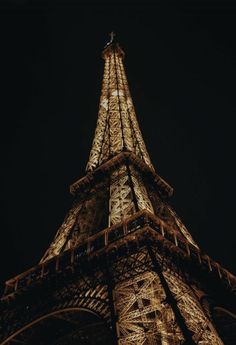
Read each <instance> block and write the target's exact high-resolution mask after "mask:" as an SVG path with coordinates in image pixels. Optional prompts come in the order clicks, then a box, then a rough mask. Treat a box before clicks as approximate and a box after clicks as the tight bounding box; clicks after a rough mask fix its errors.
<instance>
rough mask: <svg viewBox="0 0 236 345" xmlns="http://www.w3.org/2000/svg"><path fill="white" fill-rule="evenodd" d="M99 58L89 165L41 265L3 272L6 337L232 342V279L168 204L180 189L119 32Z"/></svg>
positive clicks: (128, 343) (235, 285)
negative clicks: (165, 174) (155, 149)
mask: <svg viewBox="0 0 236 345" xmlns="http://www.w3.org/2000/svg"><path fill="white" fill-rule="evenodd" d="M103 58H104V60H105V69H104V76H103V85H102V93H101V98H100V106H99V113H98V121H97V126H96V130H95V136H94V140H93V144H92V150H91V153H90V156H89V161H88V164H87V168H86V175H85V177H83V178H82V179H80V180H78V181H76V182H75V183H74V184H73V185H72V186H71V188H70V191H71V193H72V194H73V195H74V197H75V199H74V203H73V205H72V208H71V210H70V211H69V213H68V214H67V216H66V217H65V220H64V222H63V224H62V225H61V227H60V228H59V230H58V231H57V233H56V236H55V237H54V239H53V241H52V243H51V245H50V246H49V248H48V250H47V251H46V253H45V255H44V256H43V258H42V259H41V261H40V263H39V264H38V265H36V266H35V267H33V268H32V269H30V270H29V271H27V272H24V273H23V274H20V275H18V276H17V277H15V278H13V279H10V280H9V281H7V282H6V288H5V293H4V296H3V297H2V299H1V310H2V322H1V337H2V338H1V339H2V340H1V343H0V344H1V345H3V344H9V345H13V344H24V345H27V344H36V345H37V344H44V345H47V344H55V345H56V344H57V345H62V344H69V345H73V344H82V345H87V344H90V345H91V344H97V345H100V344H105V343H107V344H108V343H109V344H119V345H152V344H153V345H154V344H161V345H172V344H176V345H177V344H185V345H187V344H188V345H190V344H201V345H207V344H212V345H221V344H230V343H229V339H236V337H235V326H236V321H235V323H233V321H232V320H236V317H235V319H234V311H233V308H235V306H236V302H235V289H236V278H235V277H234V276H233V275H232V274H231V273H230V272H228V271H227V270H225V269H224V268H222V267H221V266H220V265H219V264H218V263H216V262H215V261H213V260H212V259H211V258H210V257H208V256H207V255H206V254H204V253H202V252H201V250H200V249H199V247H198V245H197V244H196V243H195V241H194V240H193V238H192V236H191V235H190V233H189V231H188V230H187V229H186V227H185V226H184V224H183V223H182V221H181V220H180V218H179V217H178V216H177V214H176V213H175V211H174V210H173V209H172V207H171V206H170V204H169V202H168V198H169V197H170V196H171V195H172V193H173V189H172V188H171V187H170V186H169V185H168V183H166V182H165V181H164V180H163V179H162V178H161V177H160V176H159V175H158V174H157V173H156V172H155V169H154V167H153V165H152V163H151V160H150V157H149V155H148V152H147V149H146V146H145V143H144V140H143V137H142V134H141V131H140V129H139V125H138V121H137V118H136V114H135V110H134V106H133V102H132V99H131V95H130V92H129V87H128V82H127V78H126V74H125V70H124V65H123V60H124V52H123V50H122V49H121V48H120V46H119V44H118V43H117V42H116V41H115V35H114V33H113V34H112V35H111V40H110V42H109V43H108V44H107V45H106V47H105V48H104V51H103ZM216 305H218V306H221V309H220V310H221V319H222V308H224V310H227V312H228V313H229V314H230V315H231V319H230V320H231V321H230V325H231V326H230V327H231V328H230V329H231V331H230V338H229V337H228V338H227V335H226V332H225V323H224V325H223V326H222V328H221V326H219V325H221V323H220V321H219V318H218V319H217V318H216V317H215V318H214V315H218V314H219V308H218V309H217V310H218V313H216V314H214V313H213V308H214V306H216ZM232 315H233V316H232ZM224 320H226V318H224ZM232 325H233V326H232ZM234 325H235V326H234ZM230 341H231V340H230ZM235 341H236V340H235Z"/></svg>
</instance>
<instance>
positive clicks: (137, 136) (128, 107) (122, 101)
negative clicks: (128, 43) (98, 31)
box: [86, 32, 153, 171]
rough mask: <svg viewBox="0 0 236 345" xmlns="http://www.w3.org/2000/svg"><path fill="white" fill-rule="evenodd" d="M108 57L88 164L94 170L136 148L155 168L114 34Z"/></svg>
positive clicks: (108, 45) (108, 44) (146, 161)
mask: <svg viewBox="0 0 236 345" xmlns="http://www.w3.org/2000/svg"><path fill="white" fill-rule="evenodd" d="M110 37H111V38H110V41H109V42H108V43H107V44H106V45H105V47H104V50H103V52H102V57H103V59H104V60H105V67H104V75H103V83H102V92H101V97H100V105H99V112H98V120H97V126H96V130H95V136H94V140H93V144H92V149H91V152H90V156H89V161H88V164H87V167H86V170H87V171H93V170H94V169H96V168H97V167H98V166H100V165H101V164H103V163H105V162H106V161H107V160H109V159H110V158H112V157H114V156H115V155H117V154H118V153H120V152H122V151H127V152H133V153H134V154H135V155H136V156H138V157H139V158H141V159H142V160H143V161H144V162H145V163H146V164H147V165H148V166H149V167H150V168H152V169H153V166H152V163H151V161H150V158H149V155H148V152H147V149H146V146H145V143H144V140H143V137H142V134H141V131H140V128H139V125H138V121H137V118H136V114H135V109H134V105H133V101H132V98H131V95H130V91H129V86H128V81H127V78H126V73H125V69H124V65H123V60H124V56H125V54H124V51H123V49H122V48H121V47H120V45H119V44H118V43H117V41H116V39H115V37H116V36H115V34H114V32H112V33H111V34H110Z"/></svg>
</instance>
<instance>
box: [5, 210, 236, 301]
mask: <svg viewBox="0 0 236 345" xmlns="http://www.w3.org/2000/svg"><path fill="white" fill-rule="evenodd" d="M147 229H149V230H151V231H153V233H154V234H159V236H158V237H159V239H162V240H163V241H164V240H167V241H169V243H171V244H172V245H174V246H175V247H176V249H179V250H181V251H182V253H184V254H185V255H187V256H188V257H190V258H191V259H192V260H194V261H197V262H198V263H199V264H201V265H203V266H204V267H206V268H207V269H208V270H209V271H213V272H215V273H216V274H217V275H218V276H219V278H220V279H224V280H225V281H226V282H227V284H229V285H230V286H234V287H235V288H236V277H235V276H234V275H233V274H231V273H230V272H229V271H227V270H226V269H224V268H222V267H221V266H220V265H219V264H218V263H217V262H215V261H213V260H212V259H211V258H210V257H209V256H207V255H204V254H203V253H201V251H200V250H199V249H198V248H197V247H195V246H194V245H192V244H191V243H189V242H188V241H187V240H186V239H185V238H184V237H183V235H182V234H180V233H179V232H177V231H174V230H173V229H171V228H170V227H168V226H167V225H166V224H165V223H164V222H163V221H162V220H161V219H160V218H158V217H157V216H154V215H153V214H151V213H150V212H148V211H146V210H144V211H140V212H138V213H136V214H135V215H134V216H132V217H130V218H129V219H127V220H126V221H124V222H122V223H120V224H117V225H114V226H112V227H109V228H106V229H104V230H102V231H101V232H99V233H97V234H95V235H93V236H91V237H89V238H88V239H87V240H86V241H84V242H83V243H81V244H80V245H78V246H76V247H74V248H71V249H69V250H67V251H65V252H63V253H62V254H60V255H58V256H56V257H54V258H52V259H50V260H48V261H45V262H43V263H40V264H38V265H37V266H35V267H33V268H31V269H30V270H28V271H26V272H24V273H22V274H20V275H18V276H16V277H14V278H12V279H10V280H8V281H7V282H6V283H5V284H6V285H5V293H4V296H7V295H9V294H11V293H14V292H16V291H17V290H19V289H23V288H25V287H26V286H29V285H30V284H32V283H33V282H35V281H38V280H40V279H42V278H43V277H46V276H48V275H50V274H54V273H57V272H60V271H63V270H64V269H66V268H70V267H73V266H74V265H77V264H79V262H80V260H81V259H82V258H85V257H88V256H92V255H94V254H95V253H98V252H99V251H102V250H105V249H108V246H109V247H111V246H112V245H115V244H116V243H117V241H120V240H122V239H125V238H127V239H128V237H129V235H130V234H133V233H134V232H135V233H138V232H142V231H145V230H147Z"/></svg>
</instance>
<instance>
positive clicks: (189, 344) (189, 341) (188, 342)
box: [147, 244, 196, 345]
mask: <svg viewBox="0 0 236 345" xmlns="http://www.w3.org/2000/svg"><path fill="white" fill-rule="evenodd" d="M147 250H148V253H149V256H150V258H151V261H152V265H153V268H154V271H155V272H156V273H157V274H158V277H159V279H160V282H161V284H162V286H163V289H164V291H165V294H166V301H167V303H169V304H170V306H171V307H172V310H173V312H174V315H175V318H176V322H177V323H178V326H179V328H180V330H181V331H182V333H183V336H184V338H185V342H184V343H183V344H184V345H196V343H195V342H194V341H193V338H192V334H191V332H190V330H189V329H188V327H187V325H186V322H185V319H184V317H183V316H182V314H181V312H180V310H179V308H178V304H177V301H176V299H175V298H174V296H173V294H172V292H171V290H170V288H169V285H168V283H167V281H166V279H165V277H164V275H163V273H162V270H161V267H160V265H159V262H158V260H157V258H156V256H155V254H154V252H153V250H152V247H151V245H150V244H148V245H147Z"/></svg>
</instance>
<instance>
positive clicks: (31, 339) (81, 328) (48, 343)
mask: <svg viewBox="0 0 236 345" xmlns="http://www.w3.org/2000/svg"><path fill="white" fill-rule="evenodd" d="M15 344H23V345H32V344H34V345H64V344H67V345H78V344H80V345H95V344H96V345H103V344H113V340H112V333H111V330H110V329H109V327H108V325H107V324H106V322H105V321H104V319H103V318H101V317H100V316H99V315H98V314H97V313H94V312H93V311H91V310H88V309H82V308H69V309H68V308H67V309H64V310H59V311H56V312H52V313H50V314H47V315H44V316H42V317H40V318H38V319H36V320H34V321H32V322H31V323H30V324H28V325H27V326H25V327H23V328H22V329H20V330H18V331H17V332H15V333H14V334H13V335H12V336H10V337H9V338H8V339H6V340H5V341H4V342H3V343H1V345H15Z"/></svg>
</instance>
